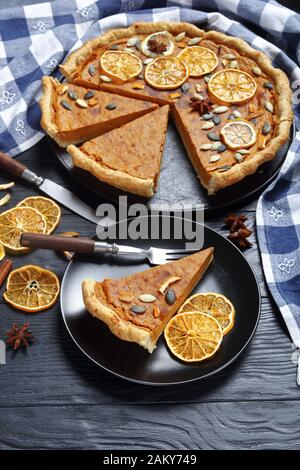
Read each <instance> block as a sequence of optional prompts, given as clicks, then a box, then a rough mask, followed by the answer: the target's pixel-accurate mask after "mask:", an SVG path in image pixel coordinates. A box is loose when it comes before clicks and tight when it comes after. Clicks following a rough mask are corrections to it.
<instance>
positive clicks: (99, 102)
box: [40, 77, 157, 147]
mask: <svg viewBox="0 0 300 470" xmlns="http://www.w3.org/2000/svg"><path fill="white" fill-rule="evenodd" d="M43 92H44V93H43V97H42V99H41V103H40V105H41V110H42V119H41V125H42V127H43V128H44V129H45V131H46V132H47V133H48V134H49V135H50V136H51V137H52V138H53V139H54V140H55V141H56V142H57V143H58V144H59V145H60V146H61V147H66V146H67V145H68V144H71V143H73V144H76V143H79V142H83V141H85V140H87V139H91V138H93V137H96V136H97V135H100V134H103V133H105V132H108V131H110V130H111V129H114V128H115V127H119V126H121V125H122V124H125V123H126V122H129V121H130V120H132V119H136V118H138V117H140V116H142V115H143V114H146V113H147V112H150V111H152V110H154V109H156V108H157V105H155V104H153V103H149V102H146V101H141V100H136V99H134V98H124V96H120V95H112V94H111V93H107V92H105V91H97V90H91V89H87V88H83V87H81V86H77V85H70V84H66V83H59V82H57V81H56V80H54V79H53V78H51V77H43Z"/></svg>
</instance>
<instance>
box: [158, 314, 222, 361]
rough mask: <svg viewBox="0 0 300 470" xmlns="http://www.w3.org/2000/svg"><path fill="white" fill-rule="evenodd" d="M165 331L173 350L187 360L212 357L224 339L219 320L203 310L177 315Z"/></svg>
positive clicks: (200, 359)
mask: <svg viewBox="0 0 300 470" xmlns="http://www.w3.org/2000/svg"><path fill="white" fill-rule="evenodd" d="M164 333H165V338H166V342H167V345H168V346H169V348H170V350H171V352H172V353H173V354H174V356H176V357H178V358H179V359H181V360H182V361H185V362H200V361H204V359H208V358H210V357H211V356H213V355H214V354H215V353H216V352H217V350H218V349H219V347H220V345H221V342H222V339H223V334H222V329H221V327H220V325H219V323H218V322H217V320H215V319H214V318H213V317H212V316H210V315H207V314H206V313H202V312H185V313H179V314H177V315H175V316H174V317H173V318H172V319H171V320H170V321H169V323H168V324H167V326H166V328H165V332H164Z"/></svg>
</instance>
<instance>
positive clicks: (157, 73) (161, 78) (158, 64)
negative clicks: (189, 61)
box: [145, 57, 189, 90]
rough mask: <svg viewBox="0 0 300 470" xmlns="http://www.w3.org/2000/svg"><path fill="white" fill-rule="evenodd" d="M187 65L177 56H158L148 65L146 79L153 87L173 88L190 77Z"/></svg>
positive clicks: (160, 88)
mask: <svg viewBox="0 0 300 470" xmlns="http://www.w3.org/2000/svg"><path fill="white" fill-rule="evenodd" d="M188 76H189V70H188V67H187V65H186V64H185V63H184V62H182V60H179V59H178V58H177V57H158V59H155V60H154V61H153V62H151V63H150V64H148V65H147V67H146V69H145V80H146V82H147V83H148V84H149V85H150V86H152V87H153V88H157V89H159V90H173V89H174V88H178V87H180V86H181V85H182V84H183V83H184V82H185V81H186V79H187V78H188Z"/></svg>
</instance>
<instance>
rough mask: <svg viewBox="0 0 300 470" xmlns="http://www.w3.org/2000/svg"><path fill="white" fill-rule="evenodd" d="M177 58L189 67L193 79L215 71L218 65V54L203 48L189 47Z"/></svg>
mask: <svg viewBox="0 0 300 470" xmlns="http://www.w3.org/2000/svg"><path fill="white" fill-rule="evenodd" d="M177 57H178V59H180V60H182V61H183V62H184V63H185V64H186V65H187V66H188V69H189V71H190V76H191V77H201V75H206V74H207V73H210V72H212V71H213V70H215V68H216V67H217V65H218V57H217V56H216V54H215V53H214V52H213V51H211V50H210V49H207V47H202V46H191V47H187V48H185V49H183V51H181V52H180V53H179V54H178V56H177Z"/></svg>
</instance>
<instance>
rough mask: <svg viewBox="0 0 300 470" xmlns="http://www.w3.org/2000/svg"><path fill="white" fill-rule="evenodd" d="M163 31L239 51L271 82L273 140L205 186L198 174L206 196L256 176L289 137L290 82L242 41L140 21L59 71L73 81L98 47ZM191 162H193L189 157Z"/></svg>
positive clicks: (86, 48) (98, 41) (77, 54)
mask: <svg viewBox="0 0 300 470" xmlns="http://www.w3.org/2000/svg"><path fill="white" fill-rule="evenodd" d="M162 30H167V31H169V32H171V33H172V34H173V35H177V34H179V33H180V32H182V31H185V32H186V33H187V34H188V35H191V36H195V35H197V36H201V37H205V38H206V39H211V40H216V41H217V42H218V43H221V44H224V45H227V46H228V47H232V48H234V49H236V50H237V51H238V52H240V53H242V54H244V55H246V56H247V57H249V58H251V59H253V60H255V62H256V63H257V64H258V66H259V67H260V68H261V70H262V71H264V72H265V73H266V74H267V76H269V77H271V78H272V79H273V81H274V85H275V86H274V89H275V92H276V104H277V113H276V118H277V126H276V128H275V133H276V135H275V137H273V138H272V139H271V141H270V142H269V143H268V146H267V147H266V148H265V149H263V150H261V151H259V152H257V153H256V154H255V155H252V157H251V159H249V160H247V159H245V160H244V161H243V162H241V163H238V164H236V165H234V166H233V167H232V168H231V169H230V170H228V171H226V172H219V173H218V172H217V171H216V172H214V173H213V174H212V176H211V178H210V180H209V182H208V183H206V184H205V183H204V181H203V180H202V178H201V174H200V175H199V176H200V180H201V182H202V185H203V186H204V187H206V189H207V191H208V194H210V195H211V194H214V193H215V192H216V191H218V190H219V189H221V188H224V187H226V186H231V185H233V184H235V183H237V182H239V181H241V180H242V179H243V178H245V177H246V176H247V175H250V174H253V173H255V172H256V171H257V169H258V168H259V167H260V166H261V165H262V164H263V163H265V162H267V161H269V160H272V159H273V158H274V157H275V155H276V152H277V151H278V150H279V148H280V147H281V146H282V145H283V144H284V143H285V142H286V141H287V140H288V138H289V134H290V127H291V124H292V121H293V111H292V109H291V100H292V92H291V89H290V85H289V80H288V78H287V76H286V75H285V73H284V72H283V71H282V70H280V69H277V68H274V67H273V66H272V64H271V62H270V59H269V57H268V56H267V55H266V54H264V53H263V52H261V51H258V50H256V49H254V48H253V47H251V46H249V45H248V44H247V43H246V42H245V41H244V40H243V39H240V38H236V37H233V36H227V35H226V34H223V33H220V32H217V31H207V32H205V31H203V30H201V29H199V28H197V27H196V26H194V25H192V24H190V23H184V22H178V23H176V22H156V23H145V22H139V23H134V24H132V25H131V26H130V27H128V28H120V29H114V30H110V31H108V32H106V33H103V34H101V35H100V36H98V37H97V38H95V39H91V40H89V41H87V42H86V43H85V44H84V45H83V46H82V47H81V48H80V49H78V50H76V51H74V52H73V53H72V54H71V55H70V56H69V57H68V58H67V60H66V62H65V63H64V64H63V65H61V66H60V70H61V72H62V73H63V74H64V75H65V77H66V78H67V79H68V80H69V81H72V80H73V79H74V76H75V75H76V72H77V68H78V66H79V65H80V64H81V63H82V62H84V61H85V60H86V58H88V57H89V56H90V54H91V53H92V52H93V51H94V50H97V49H98V48H99V47H101V46H105V45H106V44H109V43H111V42H112V41H115V40H117V39H121V38H126V37H128V38H129V37H132V36H133V35H134V34H151V33H153V32H156V31H162ZM188 153H189V152H188ZM189 156H190V155H189ZM190 158H191V157H190ZM191 160H193V159H192V158H191ZM198 174H199V172H198Z"/></svg>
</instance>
